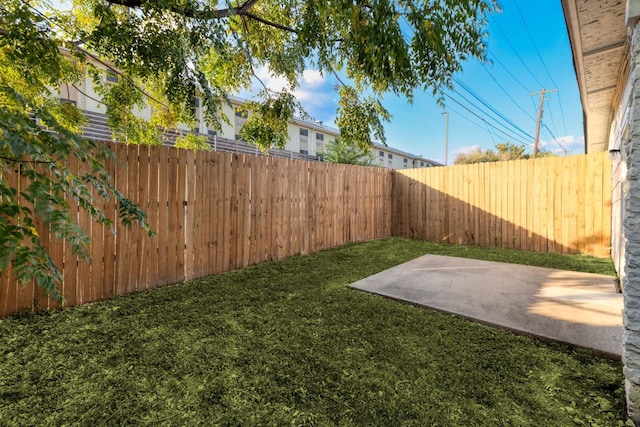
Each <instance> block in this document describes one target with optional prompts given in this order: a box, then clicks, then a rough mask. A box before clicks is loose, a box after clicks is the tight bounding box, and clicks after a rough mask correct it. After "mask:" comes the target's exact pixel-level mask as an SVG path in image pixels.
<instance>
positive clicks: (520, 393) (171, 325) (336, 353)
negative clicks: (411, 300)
mask: <svg viewBox="0 0 640 427" xmlns="http://www.w3.org/2000/svg"><path fill="white" fill-rule="evenodd" d="M425 253H438V254H443V255H458V256H472V257H476V258H482V259H492V260H503V261H511V262H526V263H529V264H532V263H533V264H535V265H543V266H553V267H566V268H570V269H576V270H580V269H586V270H587V271H591V272H598V273H605V274H612V273H613V269H612V267H611V263H610V261H607V260H597V259H593V258H587V257H566V256H557V255H538V254H531V253H520V252H514V251H497V250H485V249H479V248H464V247H455V246H443V245H436V244H431V243H425V242H418V241H411V240H405V239H384V240H378V241H373V242H368V243H363V244H357V245H350V246H347V247H343V248H338V249H333V250H328V251H324V252H321V253H317V254H313V255H309V256H298V257H293V258H290V259H287V260H284V261H280V262H274V263H268V264H263V265H260V266H255V267H251V268H247V269H244V270H241V271H237V272H232V273H227V274H221V275H218V276H214V277H209V278H206V279H201V280H195V281H192V282H189V283H186V284H183V285H179V286H173V287H168V288H164V289H159V290H155V291H150V292H143V293H138V294H135V295H131V296H125V297H118V298H114V299H112V300H110V301H106V302H102V303H96V304H91V305H87V306H83V307H78V308H73V309H68V310H63V311H61V312H56V313H46V314H42V315H37V316H33V315H27V316H14V317H12V318H8V319H5V320H0V425H25V426H27V425H28V426H31V425H46V426H51V425H63V424H73V425H87V426H94V425H95V426H98V425H176V426H182V425H221V426H266V425H269V426H285V425H292V426H298V425H300V426H302V425H305V426H334V425H337V426H536V427H537V426H572V425H587V426H596V425H597V426H618V425H623V424H624V421H623V420H625V419H626V418H625V408H624V389H623V376H622V368H621V365H620V364H619V363H616V362H612V361H608V360H601V359H597V358H595V357H593V356H592V355H591V354H590V352H588V351H585V350H576V349H572V348H570V347H567V346H564V345H559V344H554V345H548V344H543V343H540V342H538V341H536V340H534V339H531V338H527V337H522V336H517V335H514V334H511V333H508V332H505V331H503V330H499V329H495V328H491V327H488V326H485V325H481V324H476V323H473V322H471V321H469V320H466V319H462V318H459V317H456V316H453V315H449V314H443V313H440V312H436V311H433V310H429V309H424V308H420V307H415V306H411V305H407V304H402V303H399V302H396V301H392V300H388V299H385V298H382V297H378V296H374V295H369V294H366V293H363V292H359V291H355V290H352V289H350V288H347V286H346V285H347V284H349V283H351V282H354V281H356V280H358V279H361V278H364V277H367V276H370V275H372V274H374V273H377V272H379V271H382V270H384V269H386V268H389V267H392V266H394V265H397V264H399V263H402V262H404V261H408V260H410V259H412V258H415V257H417V256H420V255H422V254H425Z"/></svg>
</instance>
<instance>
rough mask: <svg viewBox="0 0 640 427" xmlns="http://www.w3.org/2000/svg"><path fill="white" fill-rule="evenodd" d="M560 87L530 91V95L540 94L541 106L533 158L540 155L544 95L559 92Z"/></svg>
mask: <svg viewBox="0 0 640 427" xmlns="http://www.w3.org/2000/svg"><path fill="white" fill-rule="evenodd" d="M557 91H558V89H550V90H545V88H542V90H541V91H540V92H530V93H529V95H530V96H533V95H540V106H539V107H538V121H537V122H536V139H535V141H533V158H534V159H535V158H536V157H537V155H538V141H539V139H540V123H541V122H542V109H543V107H544V96H545V94H547V93H551V92H557Z"/></svg>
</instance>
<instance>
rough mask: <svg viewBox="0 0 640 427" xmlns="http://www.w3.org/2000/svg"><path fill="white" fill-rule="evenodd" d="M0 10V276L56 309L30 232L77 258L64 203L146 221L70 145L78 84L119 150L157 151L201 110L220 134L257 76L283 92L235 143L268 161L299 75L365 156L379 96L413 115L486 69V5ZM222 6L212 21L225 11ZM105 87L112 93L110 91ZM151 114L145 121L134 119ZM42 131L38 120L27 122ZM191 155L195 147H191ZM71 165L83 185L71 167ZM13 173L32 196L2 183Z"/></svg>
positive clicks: (269, 97) (457, 1)
mask: <svg viewBox="0 0 640 427" xmlns="http://www.w3.org/2000/svg"><path fill="white" fill-rule="evenodd" d="M58 5H59V2H49V1H46V0H39V1H38V0H31V1H29V0H4V1H3V2H2V3H1V4H0V107H1V110H0V168H1V171H2V175H1V176H0V200H1V205H0V269H1V270H5V269H6V268H7V266H8V265H9V264H10V263H13V266H14V272H15V273H16V274H17V275H18V277H19V278H21V279H23V280H29V279H35V280H36V281H37V283H38V284H39V285H40V286H43V287H44V288H45V289H46V290H47V291H48V292H49V293H52V294H53V295H54V296H55V292H56V291H55V286H56V283H58V282H59V281H60V279H61V277H60V273H59V271H58V269H57V268H56V266H55V265H54V264H53V263H52V262H51V260H50V259H49V257H48V256H47V254H46V252H45V251H44V249H43V247H42V245H41V242H40V240H39V236H38V235H37V232H36V231H35V230H36V227H35V224H36V223H37V222H38V221H42V222H43V223H44V224H47V225H49V226H50V229H51V231H52V232H53V234H54V235H55V236H57V237H59V238H64V239H67V240H68V242H69V243H70V244H71V246H72V247H73V248H74V249H75V250H76V251H78V253H79V254H81V255H82V254H83V247H84V245H85V243H86V236H85V235H84V233H83V232H82V230H81V229H80V228H79V227H78V226H77V224H76V223H75V222H74V220H73V218H71V216H70V215H69V214H68V210H67V207H68V203H69V200H75V201H76V202H77V203H78V204H79V206H80V207H81V208H82V209H85V210H88V211H89V212H90V213H91V214H92V216H93V217H94V219H95V220H97V221H99V222H103V223H108V222H109V221H108V219H107V218H105V216H104V214H103V213H102V211H101V210H100V209H98V208H96V207H95V206H96V205H97V203H95V202H96V201H95V200H94V198H93V197H92V194H97V195H98V196H99V197H101V198H106V197H115V198H116V199H117V202H118V206H119V212H120V216H121V219H122V220H124V221H125V222H127V223H130V222H132V221H138V222H140V223H141V224H142V226H143V227H144V228H145V229H147V230H148V226H147V224H146V222H145V216H144V213H143V212H142V211H140V209H139V208H138V207H137V206H135V205H134V204H132V203H131V202H130V201H129V200H127V199H126V198H124V197H123V196H122V195H121V194H120V193H118V192H117V191H116V190H115V189H114V188H113V186H112V185H111V184H110V183H111V181H110V177H108V176H107V175H106V173H105V172H104V169H103V168H102V161H103V160H104V159H105V158H106V156H109V155H110V153H109V152H107V151H106V150H105V149H104V147H103V146H102V145H101V144H98V143H95V142H92V141H89V140H85V139H82V138H80V137H79V132H80V131H81V128H82V126H83V123H84V117H83V115H82V113H81V111H79V110H78V109H77V108H76V107H75V106H74V105H72V104H70V103H66V102H63V101H61V100H60V95H59V90H60V89H61V88H62V89H65V88H67V89H68V88H71V87H76V88H77V89H78V90H82V89H81V87H80V85H79V82H80V81H81V79H84V78H85V77H86V76H87V75H88V76H90V77H91V78H92V79H93V82H94V85H95V87H96V90H97V93H98V94H99V97H100V99H99V102H101V103H102V104H103V105H104V107H105V110H106V112H107V114H108V115H109V124H110V126H111V127H112V130H113V133H114V138H115V139H119V140H125V141H127V142H128V143H150V144H154V143H158V142H159V141H160V140H161V137H162V132H163V130H169V129H174V128H175V127H176V126H177V124H178V123H185V124H193V123H195V99H196V98H200V99H202V103H201V106H202V108H203V111H204V114H205V117H206V120H207V122H208V123H209V124H210V125H213V126H214V127H215V126H218V127H219V126H220V124H221V122H223V121H225V120H227V118H225V117H224V116H223V115H222V113H221V111H222V110H221V105H222V104H223V103H225V102H228V101H227V100H228V96H229V94H234V93H237V92H239V91H240V90H241V89H243V88H247V87H249V86H250V85H251V82H252V78H253V77H256V70H257V69H258V68H259V67H263V66H268V67H269V69H270V71H271V72H272V73H273V74H274V75H276V76H280V77H284V78H285V79H286V80H287V81H288V82H289V87H288V88H287V89H286V90H283V91H281V92H273V91H270V90H268V89H267V88H266V87H264V90H262V91H261V93H260V95H259V97H258V98H257V99H256V100H255V102H252V103H250V104H249V108H250V110H251V114H250V116H249V119H248V120H247V122H246V124H245V126H244V127H243V131H242V136H243V137H244V138H246V139H247V140H248V141H251V142H253V143H255V144H257V145H258V146H259V147H261V148H262V149H265V150H266V149H268V148H269V147H270V146H272V145H275V146H280V147H282V146H283V145H284V144H285V142H286V138H287V127H286V123H287V119H289V118H291V117H292V116H293V115H294V114H295V113H296V112H299V110H300V107H299V106H298V105H297V103H296V101H295V99H294V97H293V96H292V93H293V91H294V90H295V88H296V87H297V85H298V80H297V76H298V75H300V74H301V73H302V71H303V70H304V69H305V68H306V67H313V68H315V69H317V70H319V71H321V72H322V73H324V74H326V75H333V76H334V78H335V79H336V81H337V86H338V89H339V91H338V92H339V94H340V96H341V101H340V103H339V104H340V107H339V109H338V112H337V120H336V122H337V123H338V125H339V127H340V131H341V133H342V134H343V135H345V136H347V137H348V138H349V139H350V140H352V141H354V143H355V144H356V145H358V146H360V147H361V148H363V149H367V148H369V147H370V146H371V141H372V139H374V138H377V139H379V140H381V141H384V133H383V127H382V122H381V120H383V119H385V118H386V117H387V113H386V111H385V110H384V108H383V107H382V105H381V104H380V102H379V100H378V98H379V97H380V96H381V95H382V94H384V93H387V92H391V93H394V94H396V95H399V96H404V97H406V98H407V99H408V101H409V102H410V101H411V99H412V96H413V93H414V91H415V90H431V91H433V92H434V93H435V94H438V93H440V91H441V90H442V89H443V88H445V87H448V86H450V82H451V77H452V74H453V73H455V72H456V71H459V70H460V69H461V64H462V62H463V61H464V60H465V59H467V58H469V57H472V56H473V57H478V58H481V59H482V58H483V56H484V35H485V34H484V31H485V30H484V28H485V27H486V17H487V14H489V13H491V12H492V11H493V10H494V9H495V8H496V5H495V3H494V0H435V1H421V0H395V1H394V0H370V1H359V0H358V1H353V0H336V1H332V0H330V1H317V0H306V1H296V0H241V1H229V2H227V3H224V2H218V1H211V0H210V1H204V0H160V1H145V0H73V2H72V4H71V5H72V7H71V8H66V9H59V8H57V6H58ZM221 6H222V7H221ZM105 73H114V74H116V75H117V76H118V77H119V78H118V81H117V82H106V80H105ZM144 105H151V106H152V107H153V108H152V111H153V115H152V120H151V122H146V121H144V120H141V119H140V118H138V117H136V116H135V115H134V114H133V110H134V108H135V107H142V106H144ZM36 118H37V120H36ZM187 142H188V143H189V145H195V146H197V145H198V142H197V141H186V142H185V143H187ZM75 161H78V162H79V163H81V164H83V165H85V168H86V169H87V170H88V172H87V173H82V174H79V173H78V172H77V170H74V169H73V168H71V167H70V164H72V163H73V162H75ZM16 171H19V172H20V174H21V176H22V177H25V178H26V180H27V181H26V182H28V183H29V184H28V186H27V187H26V188H22V187H20V188H18V187H19V186H16V185H13V184H12V183H11V180H10V179H9V176H10V175H11V174H15V173H16Z"/></svg>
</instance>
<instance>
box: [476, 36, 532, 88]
mask: <svg viewBox="0 0 640 427" xmlns="http://www.w3.org/2000/svg"><path fill="white" fill-rule="evenodd" d="M487 53H488V54H489V55H491V56H492V59H493V60H494V61H496V62H497V63H498V64H500V66H502V68H504V70H505V71H506V72H507V74H509V76H511V78H512V79H513V80H514V81H515V82H516V83H518V84H519V85H520V87H521V88H522V89H524V90H525V92H527V93H528V92H531V90H529V88H527V87H526V86H525V85H524V84H523V83H522V82H521V81H520V79H518V78H517V77H516V76H514V75H513V73H512V72H511V71H510V70H509V68H507V66H506V65H504V64H503V63H502V62H501V61H500V60H499V59H498V57H497V56H496V55H495V54H494V53H493V52H492V51H491V50H490V49H489V48H488V47H487Z"/></svg>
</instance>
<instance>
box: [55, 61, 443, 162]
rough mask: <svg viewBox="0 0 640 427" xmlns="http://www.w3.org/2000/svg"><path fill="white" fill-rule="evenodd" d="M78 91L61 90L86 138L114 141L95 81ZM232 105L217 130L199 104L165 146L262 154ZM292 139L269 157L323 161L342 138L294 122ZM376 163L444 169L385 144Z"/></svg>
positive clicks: (146, 114)
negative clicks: (187, 143) (178, 142)
mask: <svg viewBox="0 0 640 427" xmlns="http://www.w3.org/2000/svg"><path fill="white" fill-rule="evenodd" d="M104 78H105V81H106V82H113V83H115V82H117V81H118V76H117V75H116V74H114V73H110V72H108V71H107V70H106V69H105V73H104ZM76 86H77V89H76V88H75V87H73V86H70V85H65V86H63V87H61V88H60V98H62V99H64V100H67V101H69V102H72V103H74V104H75V105H76V106H77V107H78V108H79V109H81V110H82V111H83V112H84V113H85V114H86V115H87V118H88V119H89V124H88V126H86V128H85V131H84V132H85V135H86V136H87V137H90V138H96V139H111V137H112V135H111V130H110V129H109V127H108V125H107V116H106V114H105V113H106V109H105V106H104V105H103V104H102V103H101V102H100V95H99V94H97V93H96V92H95V90H94V87H93V82H92V80H91V79H90V78H89V77H87V78H85V79H84V81H82V82H80V83H79V84H77V85H76ZM230 101H231V102H230V104H231V105H227V104H223V105H222V111H223V113H224V114H225V115H226V116H227V117H228V118H229V121H228V123H225V122H221V128H220V129H214V128H213V127H212V126H210V125H208V124H207V123H206V120H205V118H204V110H203V108H202V107H201V103H200V100H196V105H195V107H196V121H197V123H196V126H195V127H193V128H190V127H187V126H185V125H181V126H179V128H178V131H177V132H169V133H168V135H167V138H166V140H165V144H167V145H173V144H174V142H175V138H176V137H177V136H178V135H180V134H185V133H194V134H200V135H203V136H205V137H206V138H207V141H208V143H209V144H210V145H211V147H212V148H213V149H214V150H216V151H234V152H240V153H245V154H262V153H261V152H260V150H259V149H258V148H257V147H256V146H255V145H253V144H249V143H248V142H246V141H243V140H242V138H241V137H240V135H239V134H240V129H241V128H242V126H243V125H244V123H245V122H246V121H247V119H248V117H249V114H250V112H249V111H247V110H246V109H244V108H243V104H244V100H242V99H240V98H231V100H230ZM151 113H152V111H151V107H150V106H147V107H145V108H142V109H138V110H136V111H135V114H136V115H137V116H138V117H141V118H144V119H147V120H150V119H151ZM288 133H289V138H288V141H287V143H286V145H285V147H284V148H283V149H277V148H274V149H272V150H270V151H269V154H270V155H273V156H277V157H288V158H295V159H302V160H312V161H322V153H323V152H324V147H325V146H326V144H328V143H330V142H332V141H335V139H336V138H338V137H339V136H340V133H339V131H338V130H337V129H334V128H331V127H329V126H325V125H323V124H322V122H320V121H310V120H303V119H301V118H293V119H291V120H290V121H289V123H288ZM373 152H374V153H375V154H376V158H377V159H376V160H375V161H374V165H378V166H382V167H387V168H393V169H404V168H419V167H433V166H442V165H441V164H439V163H437V162H434V161H432V160H428V159H425V158H423V157H422V156H417V155H415V154H411V153H407V152H404V151H401V150H398V149H395V148H392V147H389V146H385V145H382V144H375V146H374V151H373Z"/></svg>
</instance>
